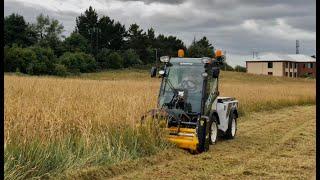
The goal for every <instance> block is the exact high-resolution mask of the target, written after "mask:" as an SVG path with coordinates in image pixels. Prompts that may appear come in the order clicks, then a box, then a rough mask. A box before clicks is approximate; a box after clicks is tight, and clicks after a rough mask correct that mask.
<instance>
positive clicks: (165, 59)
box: [160, 56, 170, 63]
mask: <svg viewBox="0 0 320 180" xmlns="http://www.w3.org/2000/svg"><path fill="white" fill-rule="evenodd" d="M169 59H170V58H169V56H161V57H160V61H161V62H164V63H167V62H169Z"/></svg>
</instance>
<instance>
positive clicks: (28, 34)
mask: <svg viewBox="0 0 320 180" xmlns="http://www.w3.org/2000/svg"><path fill="white" fill-rule="evenodd" d="M36 40H37V36H36V33H35V32H34V31H33V29H32V28H31V27H30V25H29V24H27V23H26V22H25V20H24V18H23V16H21V15H18V14H11V15H9V16H7V17H5V18H4V45H8V46H12V44H17V45H20V46H22V47H26V46H30V45H33V44H34V43H35V42H36Z"/></svg>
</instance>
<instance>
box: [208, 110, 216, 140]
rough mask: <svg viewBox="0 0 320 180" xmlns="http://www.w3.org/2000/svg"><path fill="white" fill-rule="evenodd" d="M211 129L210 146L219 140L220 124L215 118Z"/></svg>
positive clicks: (210, 125) (211, 123)
mask: <svg viewBox="0 0 320 180" xmlns="http://www.w3.org/2000/svg"><path fill="white" fill-rule="evenodd" d="M209 127H210V128H209V129H210V132H209V136H210V144H211V145H212V144H215V143H216V142H217V140H218V124H217V119H216V117H215V116H213V117H212V119H211V121H210V124H209Z"/></svg>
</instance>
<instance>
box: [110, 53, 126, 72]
mask: <svg viewBox="0 0 320 180" xmlns="http://www.w3.org/2000/svg"><path fill="white" fill-rule="evenodd" d="M107 67H108V68H111V69H119V68H122V67H123V59H122V57H121V56H120V55H119V53H117V52H113V53H111V54H109V55H108V56H107Z"/></svg>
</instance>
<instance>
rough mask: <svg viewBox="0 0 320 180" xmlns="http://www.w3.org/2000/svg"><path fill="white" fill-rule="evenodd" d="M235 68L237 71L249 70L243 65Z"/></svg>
mask: <svg viewBox="0 0 320 180" xmlns="http://www.w3.org/2000/svg"><path fill="white" fill-rule="evenodd" d="M234 70H235V71H237V72H247V68H245V67H243V66H239V65H237V66H236V67H234Z"/></svg>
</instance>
